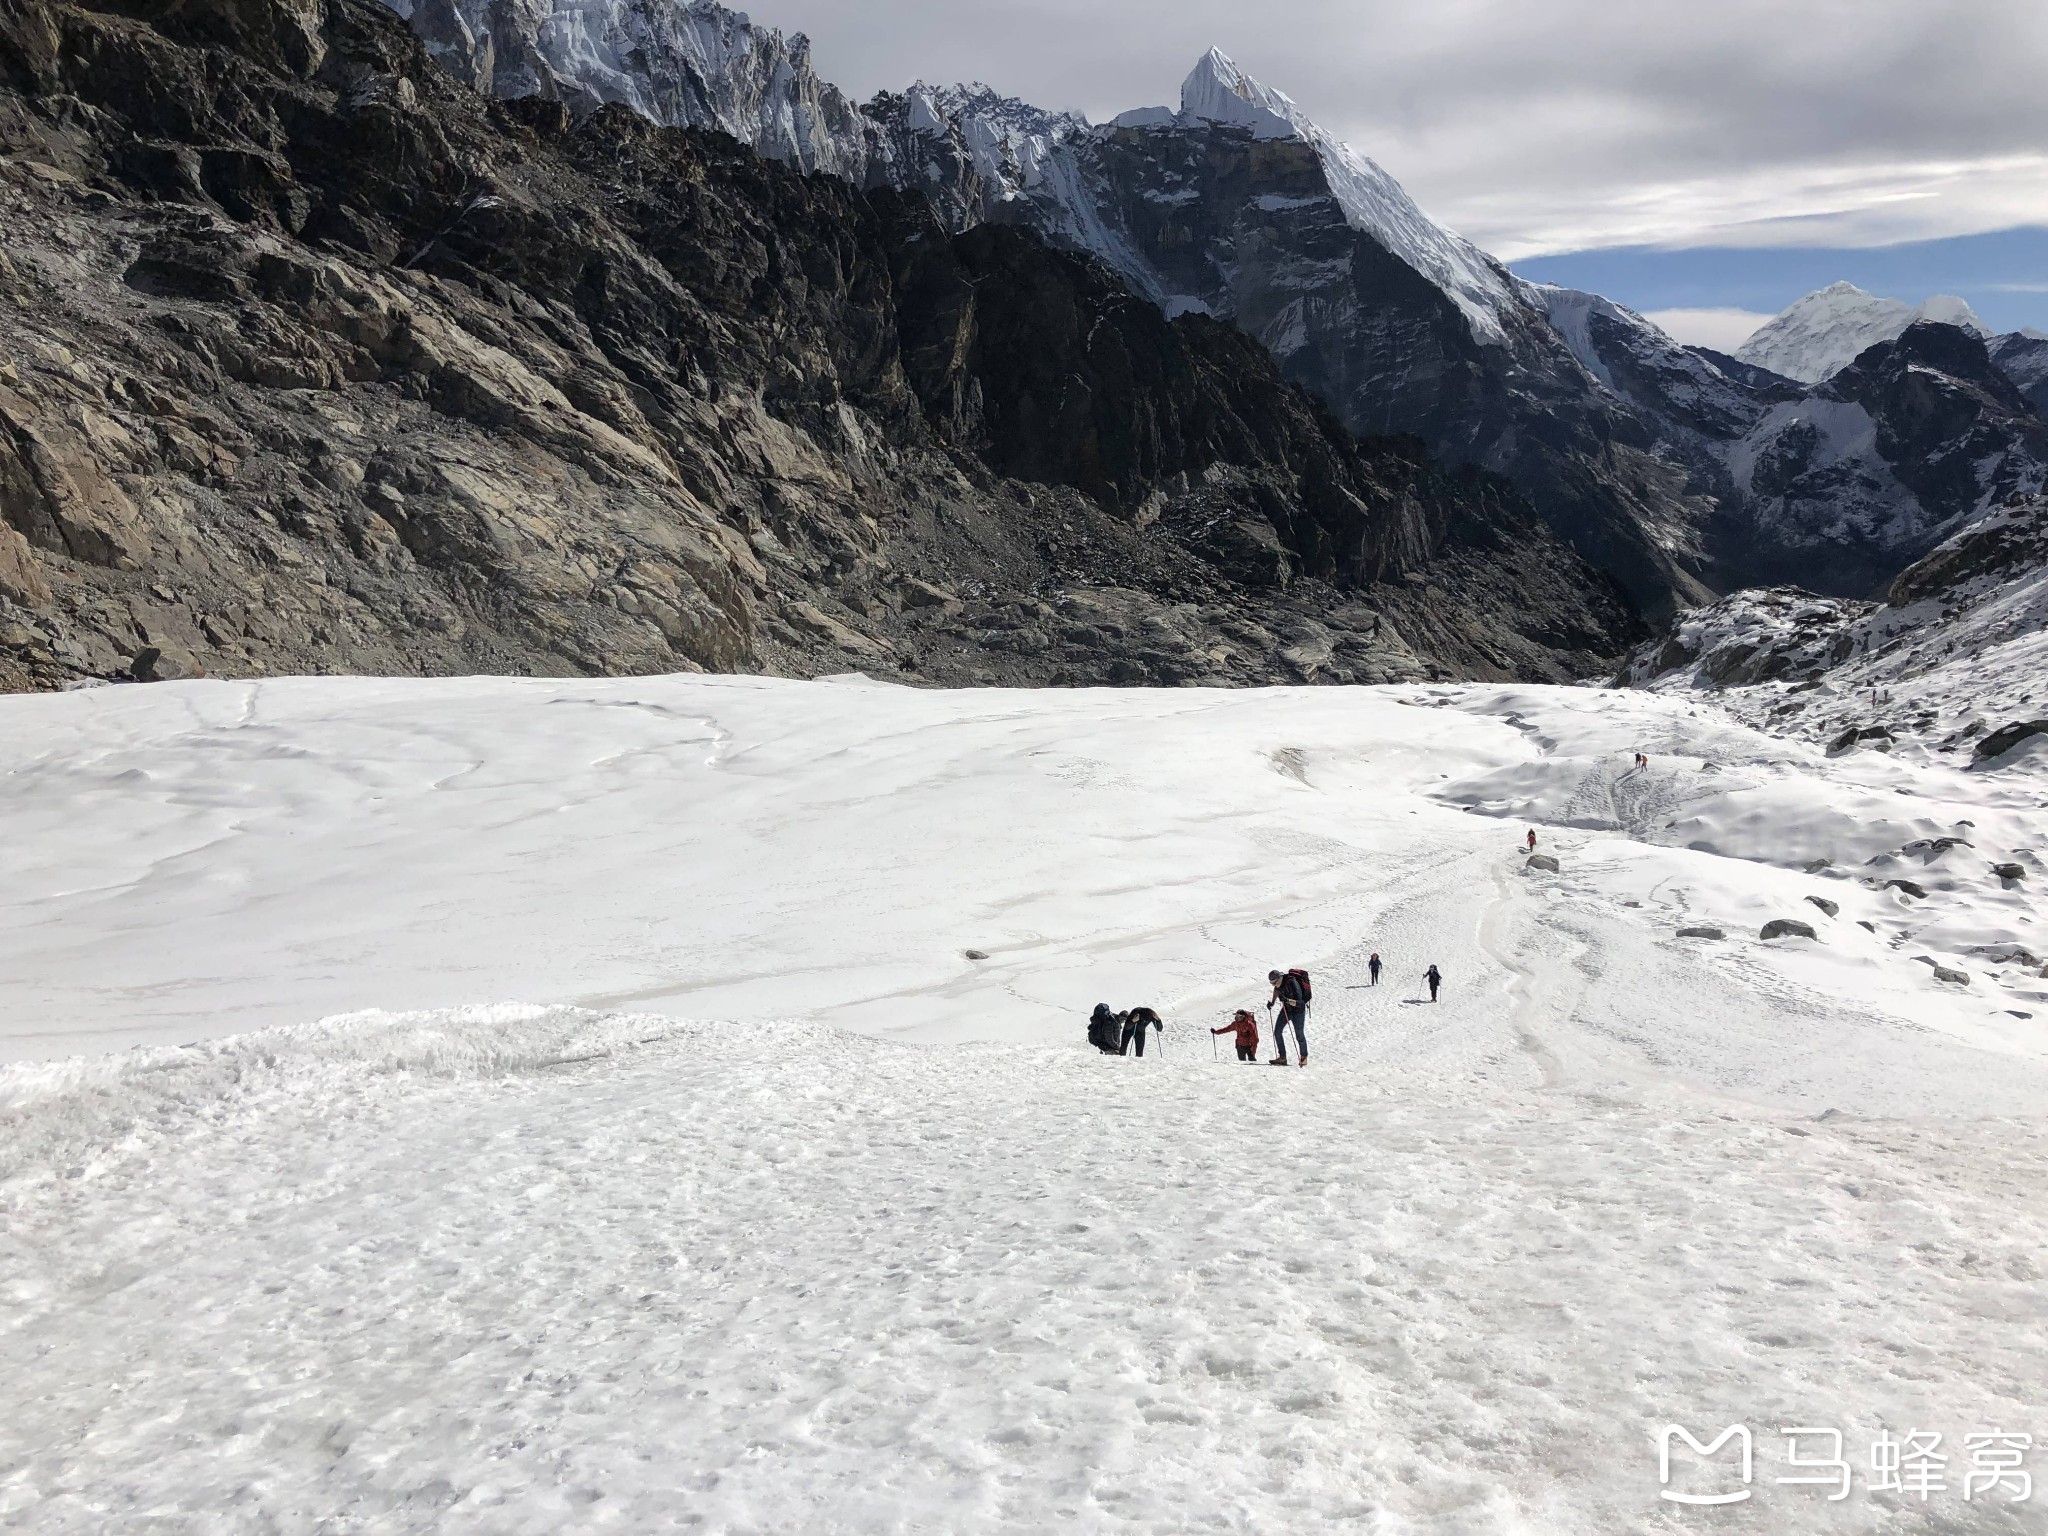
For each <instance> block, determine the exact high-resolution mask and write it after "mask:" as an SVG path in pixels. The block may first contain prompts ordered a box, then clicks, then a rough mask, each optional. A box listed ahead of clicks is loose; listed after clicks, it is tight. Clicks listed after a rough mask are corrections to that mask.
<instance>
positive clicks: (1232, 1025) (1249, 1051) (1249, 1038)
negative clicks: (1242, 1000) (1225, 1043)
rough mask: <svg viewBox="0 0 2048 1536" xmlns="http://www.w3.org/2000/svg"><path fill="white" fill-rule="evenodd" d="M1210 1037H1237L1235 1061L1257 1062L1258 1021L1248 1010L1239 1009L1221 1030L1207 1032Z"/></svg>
mask: <svg viewBox="0 0 2048 1536" xmlns="http://www.w3.org/2000/svg"><path fill="white" fill-rule="evenodd" d="M1209 1033H1210V1034H1212V1035H1235V1036H1237V1059H1238V1060H1239V1061H1257V1060H1258V1059H1259V1021H1258V1018H1257V1017H1256V1016H1255V1015H1254V1014H1253V1013H1252V1011H1251V1010H1250V1009H1249V1008H1240V1009H1238V1010H1237V1013H1236V1016H1235V1017H1233V1018H1232V1019H1231V1021H1230V1022H1229V1023H1228V1024H1226V1025H1224V1026H1223V1027H1222V1028H1221V1029H1212V1030H1210V1031H1209Z"/></svg>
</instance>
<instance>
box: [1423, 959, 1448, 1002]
mask: <svg viewBox="0 0 2048 1536" xmlns="http://www.w3.org/2000/svg"><path fill="white" fill-rule="evenodd" d="M1422 979H1423V980H1424V981H1426V982H1428V983H1429V1000H1430V1001H1431V1002H1432V1003H1433V1002H1435V1001H1436V989H1437V988H1438V987H1440V986H1442V985H1443V984H1444V976H1443V972H1442V971H1439V970H1438V969H1437V968H1436V967H1435V966H1434V965H1432V966H1431V967H1430V968H1429V969H1428V970H1426V971H1424V972H1423V973H1422Z"/></svg>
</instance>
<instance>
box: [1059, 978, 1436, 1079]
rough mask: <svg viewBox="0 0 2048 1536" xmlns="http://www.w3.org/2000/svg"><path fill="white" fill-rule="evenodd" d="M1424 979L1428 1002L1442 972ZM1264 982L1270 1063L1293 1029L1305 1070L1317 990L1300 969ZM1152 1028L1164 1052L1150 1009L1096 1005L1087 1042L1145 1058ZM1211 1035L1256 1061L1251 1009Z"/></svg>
mask: <svg viewBox="0 0 2048 1536" xmlns="http://www.w3.org/2000/svg"><path fill="white" fill-rule="evenodd" d="M1365 968H1366V971H1367V972H1368V973H1369V974H1370V975H1371V977H1372V980H1371V981H1370V982H1369V983H1367V985H1369V986H1374V987H1376V986H1378V985H1379V984H1380V971H1381V969H1382V967H1381V964H1380V957H1379V953H1378V951H1374V952H1373V955H1372V957H1371V958H1370V959H1368V960H1367V961H1366V963H1365ZM1422 979H1423V980H1424V981H1426V982H1427V983H1429V1000H1430V1001H1431V1002H1432V1003H1433V1002H1435V1001H1436V994H1437V989H1438V988H1439V987H1441V986H1442V985H1443V981H1444V978H1443V973H1442V972H1441V971H1439V970H1438V969H1437V968H1436V966H1435V965H1434V964H1432V965H1431V966H1430V968H1429V969H1428V970H1426V971H1424V972H1423V973H1422ZM1266 980H1267V982H1268V983H1270V984H1271V986H1272V988H1273V993H1272V996H1270V997H1268V998H1267V999H1266V1012H1267V1015H1268V1017H1269V1018H1270V1017H1272V1016H1273V1013H1274V1010H1275V1009H1278V1010H1279V1014H1278V1022H1277V1023H1276V1024H1275V1025H1274V1028H1273V1044H1274V1046H1275V1047H1276V1048H1277V1050H1278V1051H1279V1054H1278V1055H1276V1056H1274V1057H1273V1058H1272V1060H1271V1061H1270V1062H1269V1063H1268V1065H1270V1066H1275V1067H1284V1066H1287V1065H1288V1060H1287V1028H1288V1026H1289V1025H1290V1024H1291V1025H1293V1026H1294V1055H1295V1060H1294V1065H1296V1066H1302V1067H1305V1066H1307V1065H1308V1007H1309V1003H1310V1002H1311V1001H1312V1000H1313V998H1314V996H1315V989H1314V987H1313V985H1312V984H1311V983H1310V981H1309V977H1308V972H1307V971H1304V970H1301V969H1299V968H1295V969H1290V970H1285V971H1268V972H1267V973H1266ZM1148 1029H1156V1030H1158V1031H1159V1032H1160V1037H1159V1049H1160V1052H1161V1054H1164V1052H1165V1050H1166V1020H1164V1019H1162V1018H1161V1017H1160V1016H1159V1013H1158V1011H1157V1010H1156V1009H1152V1008H1127V1009H1125V1010H1124V1011H1123V1012H1122V1013H1116V1012H1112V1011H1111V1009H1110V1006H1109V1004H1107V1003H1097V1004H1096V1005H1095V1011H1094V1013H1092V1014H1090V1015H1089V1017H1088V1043H1089V1044H1090V1045H1092V1046H1094V1047H1095V1048H1096V1049H1097V1050H1099V1051H1101V1052H1102V1053H1103V1054H1104V1055H1107V1056H1143V1055H1144V1054H1145V1031H1146V1030H1148ZM1209 1033H1210V1034H1212V1035H1232V1036H1235V1037H1236V1038H1235V1041H1234V1043H1235V1045H1236V1047H1237V1059H1238V1060H1239V1061H1257V1060H1258V1059H1259V1018H1258V1015H1257V1014H1255V1013H1253V1012H1252V1011H1251V1009H1249V1008H1240V1009H1238V1010H1237V1012H1236V1013H1235V1014H1234V1015H1233V1016H1232V1018H1231V1020H1230V1022H1229V1023H1228V1024H1225V1025H1224V1026H1223V1027H1222V1028H1220V1029H1212V1030H1210V1031H1209Z"/></svg>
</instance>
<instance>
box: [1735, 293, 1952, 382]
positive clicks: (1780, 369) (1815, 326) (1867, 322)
mask: <svg viewBox="0 0 2048 1536" xmlns="http://www.w3.org/2000/svg"><path fill="white" fill-rule="evenodd" d="M1922 320H1932V321H1936V322H1939V323H1940V324H1943V325H1953V326H1958V327H1960V328H1962V329H1964V330H1967V331H1971V332H1974V333H1975V334H1977V335H1979V336H1989V335H1990V334H1991V332H1990V330H1989V328H1988V327H1986V326H1985V324H1984V322H1983V321H1981V320H1979V319H1978V318H1977V316H1976V314H1975V313H1974V312H1973V311H1972V310H1971V308H1970V306H1969V305H1968V304H1966V303H1964V302H1963V300H1961V299H1958V298H1955V297H1953V296H1952V295H1949V294H1937V295H1936V296H1935V297H1933V298H1931V299H1929V300H1927V302H1926V303H1924V304H1918V305H1914V304H1906V303H1902V302H1901V301H1900V300H1898V299H1885V298H1879V297H1878V296H1877V295H1876V294H1872V293H1866V292H1865V291H1864V290H1863V289H1861V288H1858V287H1857V286H1856V285H1855V284H1854V283H1830V284H1829V285H1828V286H1827V287H1825V288H1822V289H1819V290H1817V291H1816V292H1813V293H1809V294H1808V295H1807V296H1806V297H1805V298H1803V299H1801V300H1799V301H1798V302H1797V303H1796V304H1794V305H1792V307H1791V308H1789V309H1787V310H1786V311H1785V312H1784V313H1783V314H1781V315H1779V316H1778V317H1777V318H1776V319H1775V320H1772V321H1771V322H1770V323H1769V324H1767V325H1765V326H1764V327H1763V328H1762V329H1761V330H1759V331H1758V332H1757V333H1756V334H1755V335H1754V336H1752V337H1750V338H1749V340H1748V341H1746V342H1744V343H1743V344H1742V346H1741V347H1740V348H1739V349H1737V351H1736V353H1735V355H1736V357H1738V358H1739V359H1741V360H1742V361H1743V362H1745V363H1750V364H1752V365H1754V366H1755V367H1758V368H1768V369H1770V370H1771V372H1773V373H1778V374H1783V375H1784V376H1785V377H1786V378H1789V379H1798V380H1800V381H1801V382H1802V383H1807V384H1818V383H1820V382H1821V381H1822V380H1823V379H1826V378H1828V377H1830V376H1831V375H1833V374H1835V373H1838V372H1839V371H1841V370H1842V369H1844V368H1846V367H1848V366H1849V364H1851V363H1853V362H1854V361H1856V359H1857V358H1858V357H1859V356H1860V355H1861V354H1862V353H1863V352H1864V351H1866V350H1867V349H1869V348H1871V347H1874V346H1876V345H1877V344H1878V343H1879V342H1884V341H1891V340H1893V339H1894V338H1895V337H1898V336H1902V335H1904V334H1905V332H1906V329H1907V327H1909V326H1911V325H1915V324H1917V323H1918V322H1920V321H1922Z"/></svg>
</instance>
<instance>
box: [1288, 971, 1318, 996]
mask: <svg viewBox="0 0 2048 1536" xmlns="http://www.w3.org/2000/svg"><path fill="white" fill-rule="evenodd" d="M1287 979H1288V980H1289V981H1291V982H1293V983H1294V984H1295V985H1296V986H1298V987H1300V988H1301V1000H1302V1001H1303V1002H1304V1003H1306V1002H1308V1001H1309V1000H1310V999H1311V998H1313V997H1314V996H1315V988H1313V987H1311V986H1310V985H1309V981H1308V972H1307V971H1303V970H1290V971H1289V972H1288V973H1287Z"/></svg>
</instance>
